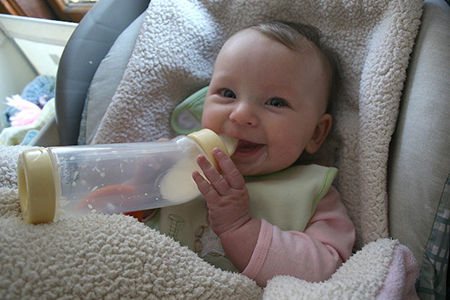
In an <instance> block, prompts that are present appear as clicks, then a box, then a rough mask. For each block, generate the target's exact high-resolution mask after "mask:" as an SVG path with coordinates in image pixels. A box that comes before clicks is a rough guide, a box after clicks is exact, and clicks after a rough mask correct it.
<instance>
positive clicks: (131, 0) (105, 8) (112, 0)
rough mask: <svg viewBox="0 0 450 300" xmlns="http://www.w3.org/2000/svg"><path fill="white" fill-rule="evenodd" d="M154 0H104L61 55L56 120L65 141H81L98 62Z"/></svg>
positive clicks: (89, 15) (79, 28)
mask: <svg viewBox="0 0 450 300" xmlns="http://www.w3.org/2000/svg"><path fill="white" fill-rule="evenodd" d="M149 2H150V0H100V1H99V2H98V3H97V4H96V5H94V7H93V8H92V9H91V10H90V11H89V12H88V13H87V14H86V16H84V18H83V19H82V21H81V22H80V24H79V25H78V27H77V29H76V30H75V31H74V33H73V34H72V36H71V38H70V39H69V41H68V43H67V45H66V48H65V49H64V53H63V55H62V57H61V61H60V65H59V69H58V75H57V82H56V103H55V105H56V122H57V126H58V132H59V137H60V141H61V145H75V144H76V143H77V139H78V134H79V127H80V121H81V115H82V111H83V106H84V103H85V100H86V95H87V91H88V89H89V86H90V83H91V80H92V78H93V76H94V74H95V71H96V70H97V67H98V65H99V64H100V62H101V61H102V59H103V58H104V57H105V55H106V54H107V53H108V51H109V49H110V48H111V46H112V45H113V43H114V41H115V40H116V38H117V37H118V36H119V34H120V33H121V32H122V31H123V30H124V29H125V28H127V27H128V25H129V24H130V23H131V22H133V21H134V20H135V19H136V18H137V17H138V16H139V15H140V14H141V13H142V12H143V11H145V10H146V9H147V7H148V4H149Z"/></svg>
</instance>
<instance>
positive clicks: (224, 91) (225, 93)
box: [220, 89, 236, 98]
mask: <svg viewBox="0 0 450 300" xmlns="http://www.w3.org/2000/svg"><path fill="white" fill-rule="evenodd" d="M220 94H221V95H222V96H224V97H226V98H236V94H235V93H234V92H233V91H232V90H229V89H222V90H220Z"/></svg>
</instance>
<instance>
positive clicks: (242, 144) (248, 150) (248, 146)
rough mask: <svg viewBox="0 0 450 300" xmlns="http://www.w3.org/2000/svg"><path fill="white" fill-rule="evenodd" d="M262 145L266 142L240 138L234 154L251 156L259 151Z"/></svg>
mask: <svg viewBox="0 0 450 300" xmlns="http://www.w3.org/2000/svg"><path fill="white" fill-rule="evenodd" d="M262 147H264V144H257V143H253V142H249V141H245V140H239V143H238V145H237V148H236V151H235V152H234V154H235V155H238V156H251V155H253V154H255V153H257V152H258V151H259V150H260V149H261V148H262Z"/></svg>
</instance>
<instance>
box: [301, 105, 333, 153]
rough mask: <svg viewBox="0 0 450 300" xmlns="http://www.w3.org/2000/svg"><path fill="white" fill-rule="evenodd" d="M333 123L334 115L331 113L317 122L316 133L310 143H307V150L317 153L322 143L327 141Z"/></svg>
mask: <svg viewBox="0 0 450 300" xmlns="http://www.w3.org/2000/svg"><path fill="white" fill-rule="evenodd" d="M332 123H333V121H332V117H331V115H330V114H324V115H323V116H322V117H321V118H320V119H319V122H317V126H316V129H315V130H314V134H313V136H312V138H311V140H310V141H309V143H308V145H306V148H305V150H306V152H308V153H310V154H311V153H315V152H316V151H317V150H319V148H320V146H321V145H322V143H323V142H324V141H325V139H326V137H327V135H328V133H330V130H331V124H332Z"/></svg>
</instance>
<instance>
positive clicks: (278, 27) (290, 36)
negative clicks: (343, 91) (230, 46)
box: [249, 21, 341, 113]
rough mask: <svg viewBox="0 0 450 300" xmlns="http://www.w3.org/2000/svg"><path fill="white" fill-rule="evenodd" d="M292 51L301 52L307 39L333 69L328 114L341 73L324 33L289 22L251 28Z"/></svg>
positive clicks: (312, 27)
mask: <svg viewBox="0 0 450 300" xmlns="http://www.w3.org/2000/svg"><path fill="white" fill-rule="evenodd" d="M249 28H250V29H254V30H256V31H258V32H260V33H262V34H264V35H265V36H267V37H268V38H270V39H273V40H275V41H277V42H279V43H281V44H283V45H285V46H286V47H288V48H289V49H291V50H294V51H299V50H300V49H302V47H304V41H305V38H306V39H307V40H309V41H310V42H312V43H313V44H314V45H315V46H316V47H317V48H318V49H319V50H320V51H321V52H322V54H323V56H324V57H325V59H326V60H327V62H325V63H328V65H329V67H330V68H331V73H332V74H331V85H330V90H329V95H328V103H327V111H326V112H327V113H330V112H331V110H332V106H333V103H334V102H335V98H336V96H337V94H338V89H339V86H340V81H341V72H340V64H339V57H338V55H337V54H336V53H335V52H334V51H333V50H332V49H331V48H329V47H328V46H326V45H325V44H324V43H323V41H322V33H321V32H320V30H319V29H318V28H316V27H314V26H311V25H306V24H302V23H294V22H287V21H266V22H261V23H257V24H255V25H253V26H250V27H249Z"/></svg>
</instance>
